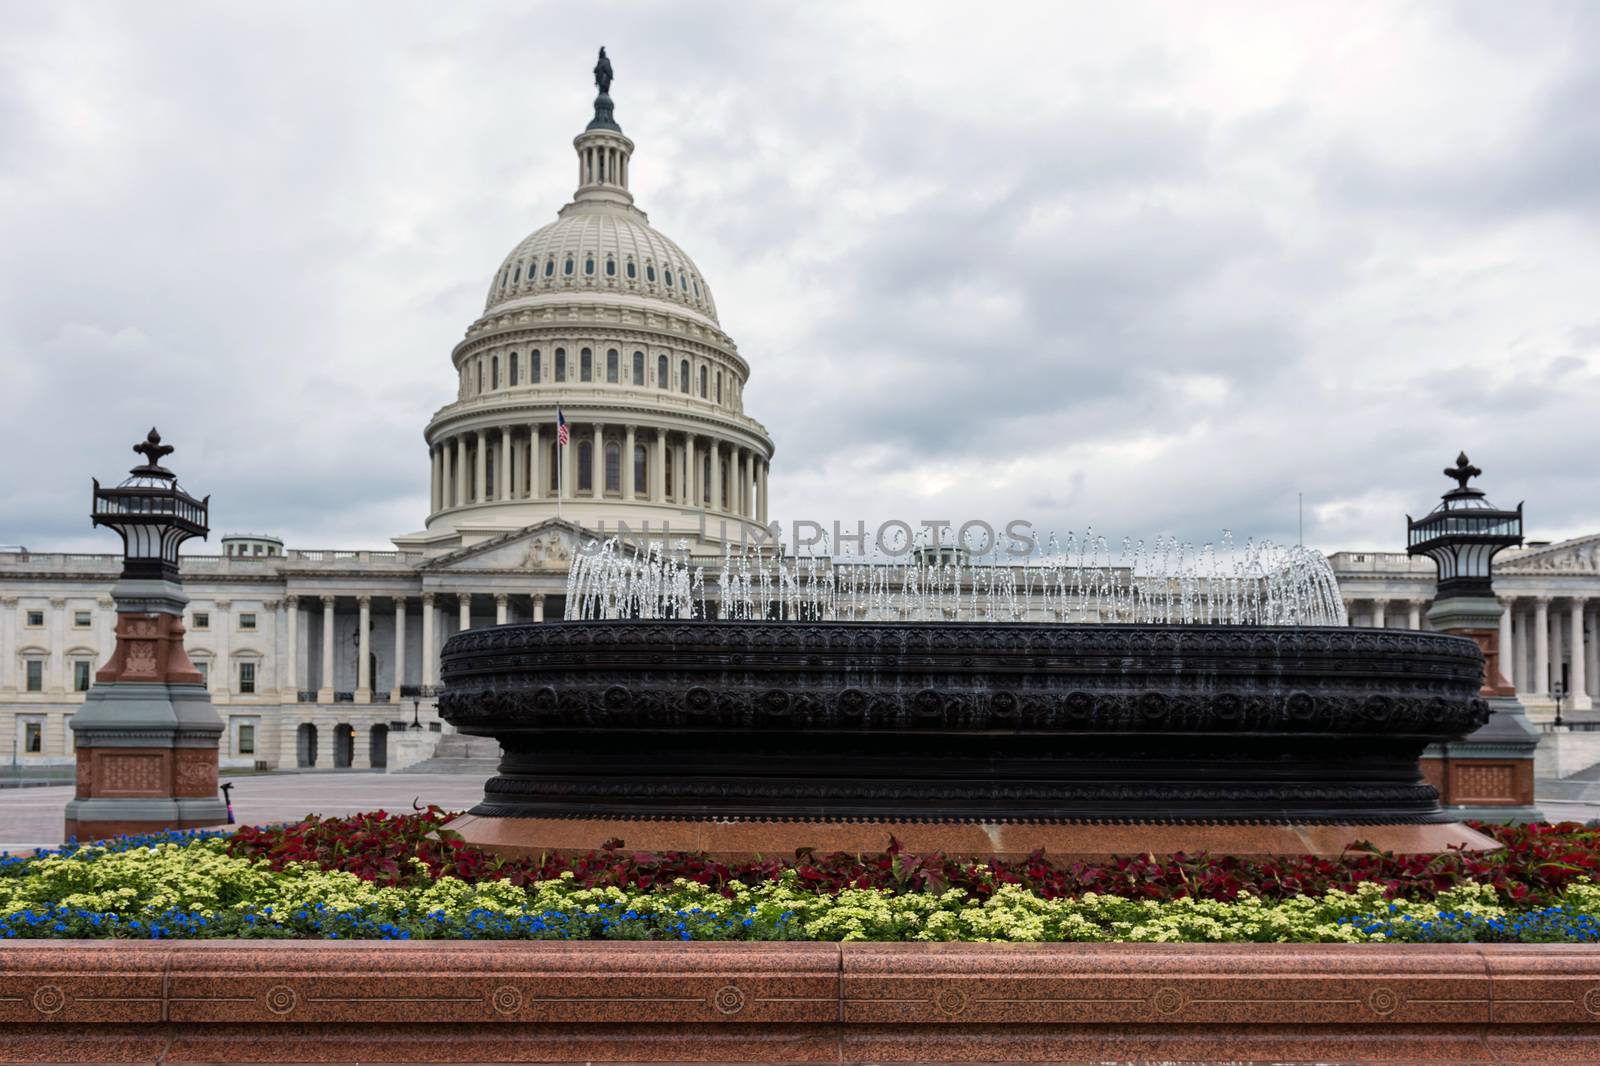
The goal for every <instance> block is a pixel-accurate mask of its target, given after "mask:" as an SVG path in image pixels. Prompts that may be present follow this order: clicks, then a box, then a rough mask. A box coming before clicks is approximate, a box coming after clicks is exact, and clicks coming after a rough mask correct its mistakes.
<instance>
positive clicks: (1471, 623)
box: [1406, 452, 1539, 821]
mask: <svg viewBox="0 0 1600 1066" xmlns="http://www.w3.org/2000/svg"><path fill="white" fill-rule="evenodd" d="M1482 473H1483V471H1482V470H1480V469H1478V468H1477V467H1476V466H1473V465H1472V463H1471V462H1470V461H1469V460H1468V459H1467V453H1466V452H1462V453H1461V454H1460V455H1458V456H1457V457H1456V464H1455V466H1453V467H1449V468H1447V469H1446V470H1445V472H1444V474H1445V477H1448V478H1454V479H1455V481H1456V487H1455V488H1453V489H1451V490H1450V491H1449V492H1446V493H1445V494H1444V496H1443V497H1442V498H1441V500H1440V503H1439V505H1438V506H1437V507H1435V508H1434V509H1433V510H1432V511H1430V512H1429V513H1428V514H1426V515H1424V516H1423V517H1422V518H1418V519H1413V518H1412V517H1411V516H1410V515H1407V516H1406V553H1407V554H1408V555H1426V556H1428V557H1429V558H1431V559H1432V560H1433V561H1434V563H1435V564H1436V565H1437V566H1438V568H1439V582H1438V586H1437V591H1436V593H1435V595H1434V599H1433V606H1432V607H1430V608H1429V609H1428V625H1429V627H1430V628H1432V629H1435V630H1439V631H1443V632H1446V633H1454V634H1456V635H1458V636H1463V637H1468V638H1470V639H1472V640H1473V641H1474V642H1476V643H1477V645H1478V647H1479V648H1480V649H1482V651H1483V664H1484V679H1483V681H1484V683H1483V689H1482V694H1483V697H1484V698H1485V699H1486V700H1488V702H1489V705H1490V707H1491V709H1492V710H1493V712H1494V713H1493V714H1492V715H1491V716H1490V719H1489V721H1488V723H1487V724H1485V725H1484V726H1483V727H1482V728H1480V729H1479V730H1478V731H1477V732H1475V733H1473V734H1472V735H1471V736H1469V737H1466V738H1464V739H1462V740H1459V741H1452V742H1450V743H1447V744H1435V745H1430V746H1429V749H1428V751H1427V753H1426V754H1425V755H1424V757H1423V759H1422V767H1423V771H1424V773H1425V774H1426V775H1427V776H1428V778H1429V780H1430V781H1432V783H1433V785H1434V787H1435V788H1437V789H1438V790H1439V792H1440V794H1441V796H1442V798H1443V800H1444V802H1445V804H1446V805H1448V806H1452V807H1455V808H1456V809H1457V810H1458V811H1460V812H1461V813H1462V817H1477V818H1485V819H1489V820H1498V821H1505V820H1516V821H1526V820H1532V819H1536V818H1538V817H1539V812H1538V811H1537V810H1535V809H1534V808H1533V750H1534V748H1535V747H1537V746H1538V739H1539V738H1538V734H1537V733H1536V732H1535V731H1534V729H1533V726H1532V725H1530V724H1529V722H1528V718H1527V715H1526V714H1525V713H1524V711H1523V708H1522V704H1521V703H1519V702H1517V698H1516V696H1517V692H1516V689H1515V688H1514V687H1513V686H1512V684H1511V682H1510V681H1509V680H1507V678H1506V675H1505V673H1504V671H1502V670H1501V666H1500V655H1501V649H1500V604H1499V602H1498V601H1496V600H1495V597H1494V557H1495V556H1496V555H1498V554H1499V553H1500V552H1502V551H1504V550H1505V549H1507V548H1510V547H1514V546H1516V545H1518V544H1521V543H1522V505H1521V504H1520V503H1519V504H1517V508H1516V510H1514V511H1510V510H1503V509H1501V508H1498V507H1496V506H1495V505H1494V504H1492V503H1490V502H1489V499H1488V497H1487V496H1485V495H1484V493H1483V490H1482V489H1476V488H1472V487H1470V486H1468V484H1467V482H1469V481H1471V480H1472V479H1473V478H1475V477H1478V476H1480V475H1481V474H1482Z"/></svg>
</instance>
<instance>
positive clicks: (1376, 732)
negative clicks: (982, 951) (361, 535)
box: [440, 620, 1496, 857]
mask: <svg viewBox="0 0 1600 1066" xmlns="http://www.w3.org/2000/svg"><path fill="white" fill-rule="evenodd" d="M443 667H444V669H443V674H444V681H445V686H446V689H445V692H444V694H443V696H442V697H441V700H440V710H441V713H442V714H443V715H444V717H445V718H446V720H448V721H449V722H451V723H452V724H453V725H454V726H455V727H456V728H458V729H459V730H460V731H462V732H464V733H469V734H473V735H477V736H489V737H494V738H495V739H496V740H498V741H499V742H500V744H501V746H502V748H503V749H504V752H505V755H504V758H503V759H502V762H501V765H500V772H499V774H498V776H496V777H494V778H492V779H491V780H490V781H489V782H488V783H487V784H486V786H485V789H484V801H483V802H482V803H481V804H479V805H478V806H477V807H474V808H473V809H472V811H471V812H470V813H469V814H468V815H467V816H465V817H463V818H462V819H460V820H458V821H457V823H455V825H454V826H453V828H455V829H456V830H457V831H459V832H461V833H462V835H463V836H464V837H465V838H466V839H468V840H469V841H472V842H475V843H479V844H483V845H485V846H488V847H491V848H494V849H495V850H497V851H501V852H502V853H507V854H529V853H535V854H536V853H538V852H545V851H561V852H577V851H588V850H591V849H593V848H596V847H599V846H600V845H601V844H602V843H603V842H604V841H606V840H611V839H622V840H623V841H625V843H626V846H627V847H629V848H631V849H644V850H655V851H662V850H700V851H708V852H711V853H713V854H721V855H730V856H731V855H749V854H754V853H763V854H780V853H787V852H792V851H794V850H795V849H796V848H801V847H811V848H814V849H817V850H819V851H831V850H847V851H860V852H867V851H879V850H882V848H883V847H884V846H885V845H886V844H887V843H888V839H889V837H890V835H893V836H895V837H896V838H897V839H899V840H900V841H901V843H902V844H904V845H905V846H906V847H907V848H908V849H911V850H915V851H933V850H942V851H945V852H948V853H951V854H959V855H974V856H988V855H999V856H1016V855H1023V854H1026V853H1028V852H1031V851H1033V850H1035V849H1037V848H1041V847H1042V848H1044V849H1045V850H1046V851H1047V852H1048V853H1050V854H1051V855H1053V856H1057V857H1067V856H1085V857H1087V856H1102V855H1107V854H1112V853H1119V854H1129V853H1135V852H1157V853H1164V852H1173V851H1188V852H1195V851H1200V850H1206V851H1210V852H1212V853H1223V852H1226V853H1232V854H1241V855H1249V854H1257V855H1259V854H1282V853H1313V854H1328V853H1337V852H1339V851H1341V850H1344V849H1345V848H1346V847H1347V846H1349V845H1350V844H1352V843H1354V842H1356V841H1365V842H1367V843H1370V844H1372V845H1374V846H1377V847H1379V848H1382V849H1384V850H1390V851H1403V852H1419V851H1440V850H1444V849H1445V848H1448V847H1467V848H1472V849H1488V848H1493V847H1495V846H1496V845H1495V844H1494V842H1493V841H1492V840H1490V839H1489V838H1488V837H1485V836H1483V835H1481V834H1478V833H1475V832H1473V831H1472V830H1470V829H1468V828H1467V827H1465V826H1462V825H1460V824H1459V823H1454V822H1452V821H1451V819H1450V818H1449V816H1448V815H1447V814H1445V812H1444V811H1443V810H1442V809H1441V808H1440V805H1439V797H1438V794H1437V793H1436V792H1435V791H1434V789H1433V787H1432V786H1431V785H1429V784H1428V783H1427V782H1426V781H1425V780H1424V779H1423V778H1422V775H1421V773H1420V772H1419V770H1418V764H1417V760H1418V757H1419V756H1420V755H1421V753H1422V751H1423V749H1424V747H1425V746H1426V745H1427V744H1429V743H1431V742H1436V741H1441V740H1447V739H1449V738H1452V737H1459V736H1462V735H1464V734H1466V733H1470V732H1471V731H1472V730H1473V729H1476V728H1477V727H1478V726H1479V725H1481V724H1482V723H1483V721H1484V720H1485V719H1486V717H1487V715H1488V706H1487V704H1486V703H1485V701H1484V700H1483V699H1482V697H1481V696H1480V694H1479V688H1480V686H1481V683H1482V678H1483V659H1482V655H1481V653H1480V652H1479V650H1478V648H1477V646H1476V645H1475V644H1473V642H1472V641H1470V640H1466V639H1462V638H1458V637H1450V636H1444V635H1440V634H1436V633H1424V632H1415V631H1409V630H1372V629H1351V628H1332V627H1328V628H1322V627H1287V626H1263V627H1247V626H1238V625H1214V626H1212V625H1065V624H1043V625H1036V624H1028V623H1001V624H984V623H937V622H935V623H878V622H815V623H812V622H779V621H773V622H761V621H726V622H721V621H628V620H607V621H574V622H553V623H540V624H532V625H512V626H497V627H495V628H492V629H482V630H473V631H470V632H467V633H463V634H460V635H458V636H456V637H453V638H451V640H450V641H449V643H448V644H447V645H446V647H445V650H444V656H443Z"/></svg>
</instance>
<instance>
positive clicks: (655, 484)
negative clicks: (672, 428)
mask: <svg viewBox="0 0 1600 1066" xmlns="http://www.w3.org/2000/svg"><path fill="white" fill-rule="evenodd" d="M650 498H651V499H652V500H654V501H655V502H657V503H665V502H666V499H667V431H666V430H664V429H658V430H656V461H655V462H653V463H651V464H650Z"/></svg>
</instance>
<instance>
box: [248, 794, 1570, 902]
mask: <svg viewBox="0 0 1600 1066" xmlns="http://www.w3.org/2000/svg"><path fill="white" fill-rule="evenodd" d="M451 817H453V816H452V815H450V814H448V813H446V812H444V811H442V810H440V809H439V808H437V807H429V808H427V809H426V810H424V811H421V812H420V813H417V814H405V815H394V814H387V813H385V812H383V811H376V812H373V813H370V814H359V815H354V816H352V817H349V818H319V817H316V816H312V817H309V818H307V819H305V820H304V821H302V822H298V823H295V824H293V825H282V826H268V827H263V828H257V827H250V826H245V827H241V828H240V829H239V830H238V832H236V833H235V834H234V835H233V837H232V838H231V839H230V843H229V848H230V850H231V851H232V853H233V854H235V855H242V856H249V857H253V858H264V859H267V860H269V861H270V862H271V864H272V866H273V868H274V869H282V868H283V867H284V866H286V865H288V864H290V863H299V862H305V863H314V864H316V865H317V866H319V867H322V868H323V869H337V870H345V871H348V872H349V873H353V874H355V875H356V876H357V877H360V878H363V879H364V880H367V881H372V882H375V883H377V884H383V885H400V886H405V885H420V884H424V883H426V882H427V881H430V880H433V879H435V878H439V877H459V878H462V879H464V880H467V881H481V880H488V879H495V878H499V879H505V880H507V881H510V882H511V883H513V884H517V885H526V884H531V883H533V882H536V881H545V880H552V879H554V878H557V877H560V876H561V875H562V874H563V873H571V874H572V875H573V879H574V881H575V882H576V883H577V884H579V885H584V886H589V887H594V886H604V885H615V886H618V887H621V888H631V889H645V890H649V889H652V888H658V887H665V886H669V885H671V884H672V882H673V881H675V880H677V879H678V878H684V879H686V880H689V881H695V882H699V883H700V884H703V885H708V886H710V887H712V888H714V889H716V890H718V891H721V892H724V893H726V892H728V891H729V886H730V885H732V884H733V883H734V882H736V881H737V882H741V883H743V884H745V885H756V884H760V883H762V882H764V881H771V880H775V879H778V878H783V877H789V876H792V877H793V878H794V879H795V880H796V882H797V883H798V884H799V885H802V886H804V887H806V888H809V889H812V890H813V891H816V892H821V893H828V894H833V893H837V892H840V891H841V890H843V889H846V888H881V889H889V890H891V891H896V892H924V891H928V892H938V891H944V890H946V889H950V888H956V889H960V890H961V891H963V892H965V893H967V894H968V895H969V896H970V897H972V898H973V899H977V900H983V899H987V898H988V897H989V896H990V895H992V894H993V893H994V891H995V890H996V889H997V888H999V887H1000V886H1001V885H1021V886H1022V887H1024V888H1026V889H1029V890H1030V891H1033V892H1037V893H1038V894H1039V895H1041V896H1043V897H1045V898H1046V899H1054V898H1058V897H1071V896H1080V895H1083V894H1084V893H1088V892H1098V893H1100V894H1102V895H1115V896H1124V897H1128V898H1131V899H1156V900H1167V899H1175V898H1179V897H1183V896H1194V897H1197V898H1201V899H1218V900H1232V899H1234V898H1236V897H1238V896H1239V895H1240V894H1241V893H1249V894H1250V895H1253V896H1258V897H1262V898H1265V899H1285V898H1288V897H1292V896H1297V895H1320V894H1322V893H1325V892H1327V891H1329V890H1331V889H1344V890H1350V889H1353V888H1354V887H1355V886H1356V885H1358V884H1360V883H1362V882H1366V881H1373V882H1377V883H1379V884H1381V885H1383V886H1384V891H1385V893H1387V895H1388V896H1389V897H1390V898H1404V899H1413V900H1427V899H1432V898H1434V897H1435V896H1436V895H1437V894H1438V893H1440V892H1442V891H1444V890H1446V889H1449V888H1452V887H1454V886H1456V885H1458V884H1461V883H1462V882H1465V881H1474V882H1478V883H1481V884H1487V885H1492V886H1494V889H1495V891H1496V893H1497V894H1498V895H1499V896H1500V898H1501V899H1502V900H1503V901H1505V902H1507V903H1517V904H1524V905H1542V904H1547V903H1550V902H1551V901H1552V900H1553V898H1554V896H1555V895H1556V894H1557V893H1558V892H1559V891H1560V890H1561V889H1562V888H1564V887H1565V886H1566V885H1568V884H1570V883H1571V882H1573V881H1575V880H1577V879H1579V878H1584V877H1595V878H1597V879H1600V830H1597V829H1594V828H1588V827H1585V826H1582V825H1579V824H1577V823H1575V822H1564V823H1560V824H1550V823H1537V824H1533V825H1526V826H1501V825H1489V824H1480V823H1472V825H1473V828H1475V829H1478V830H1479V831H1481V832H1484V833H1487V834H1489V835H1491V836H1493V837H1494V838H1495V839H1497V840H1498V841H1500V843H1501V844H1502V845H1504V846H1503V847H1502V848H1501V849H1500V850H1498V851H1493V852H1487V853H1470V852H1463V851H1449V852H1444V853H1442V854H1438V855H1391V854H1388V853H1384V852H1378V851H1371V850H1360V849H1359V848H1355V849H1352V850H1350V851H1347V852H1345V853H1344V854H1343V855H1340V856H1338V857H1337V858H1327V857H1321V856H1315V855H1295V856H1277V857H1272V858H1239V857H1236V856H1230V855H1206V854H1199V855H1184V854H1181V853H1180V854H1176V855H1160V856H1158V855H1141V856H1125V857H1119V858H1113V859H1109V860H1106V861H1104V862H1059V863H1058V862H1055V861H1053V860H1051V859H1050V858H1049V857H1048V856H1046V855H1045V854H1044V853H1042V852H1035V853H1034V854H1032V855H1029V856H1028V857H1027V858H1025V859H1020V860H1015V861H1004V860H1000V859H991V860H989V861H987V862H981V863H980V862H973V861H970V860H965V859H952V858H950V857H949V856H946V855H944V854H941V853H933V854H926V855H912V854H907V853H906V852H905V851H904V850H903V849H902V848H901V847H900V845H899V842H898V841H895V840H893V839H892V838H891V840H890V842H889V847H888V848H887V849H886V850H885V851H883V852H881V853H879V854H876V855H854V854H847V853H844V852H837V853H834V854H831V855H816V854H813V853H811V852H809V851H805V850H802V851H800V852H798V853H796V854H795V855H794V856H793V857H790V858H782V859H761V860H749V861H741V862H726V861H721V860H718V859H716V858H713V857H711V856H708V855H705V854H703V853H690V852H663V853H659V854H657V853H651V852H637V851H627V850H625V849H624V845H623V842H622V841H621V840H610V841H606V842H605V844H604V845H602V846H601V847H600V848H599V849H597V850H595V851H591V852H589V853H587V854H584V855H578V856H570V857H567V856H548V857H545V858H543V859H542V860H539V861H534V860H516V859H510V860H508V859H501V858H499V857H497V856H495V855H493V854H491V853H489V852H486V851H483V850H482V849H480V848H476V847H473V846H472V845H469V844H465V843H463V842H462V841H461V840H460V839H459V838H458V837H457V836H456V835H455V834H453V833H451V832H450V831H448V830H446V829H445V828H444V825H445V823H447V822H448V821H449V820H450V818H451ZM411 859H416V860H419V862H410V861H408V860H411ZM791 871H792V873H791Z"/></svg>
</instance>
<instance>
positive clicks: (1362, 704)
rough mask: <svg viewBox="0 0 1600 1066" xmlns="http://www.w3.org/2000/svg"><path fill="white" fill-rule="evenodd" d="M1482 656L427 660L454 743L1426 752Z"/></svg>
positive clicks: (977, 645)
mask: <svg viewBox="0 0 1600 1066" xmlns="http://www.w3.org/2000/svg"><path fill="white" fill-rule="evenodd" d="M1482 677H1483V658H1482V655H1481V653H1480V652H1479V651H1478V649H1477V647H1476V646H1475V645H1474V644H1473V642H1472V641H1470V640H1467V639H1465V638H1463V637H1453V636H1446V635H1444V634H1438V633H1426V632H1417V631H1411V630H1373V629H1358V628H1290V627H1260V628H1255V627H1249V628H1247V627H1243V626H1224V625H1212V626H1201V625H1187V626H1143V625H1056V624H1041V625H1035V624H1026V623H1007V624H982V623H962V622H955V623H938V622H931V623H881V622H820V623H802V622H749V621H733V622H716V621H711V622H706V621H690V622H679V621H595V622H545V623H535V624H529V625H506V626H496V627H494V628H490V629H478V630H471V631H469V632H466V633H462V634H459V635H457V636H455V637H452V638H451V639H450V640H449V642H448V643H447V644H446V645H445V649H444V655H443V679H444V682H445V692H444V694H443V695H442V697H441V700H440V708H441V711H442V713H443V714H444V716H445V717H446V719H447V720H449V721H450V722H452V723H453V724H455V725H456V726H457V727H458V728H460V729H462V730H463V731H464V732H472V733H479V734H481V735H489V736H501V735H503V734H505V733H507V732H517V731H534V732H540V731H545V730H561V729H568V728H577V729H584V730H592V729H602V730H647V731H648V730H655V729H672V730H675V731H676V730H710V731H719V732H720V731H726V730H757V731H762V732H770V731H774V730H777V731H783V730H791V729H792V730H799V731H804V732H818V731H823V732H825V731H831V730H842V731H846V732H852V733H858V732H861V731H863V730H876V729H885V730H895V731H907V730H909V731H934V732H943V731H954V732H967V731H989V730H994V729H1003V730H1021V731H1044V732H1057V731H1064V732H1111V733H1120V732H1130V731H1131V732H1169V731H1171V732H1184V733H1194V732H1202V733H1203V732H1220V733H1229V734H1238V733H1241V732H1252V731H1266V732H1272V733H1336V734H1358V735H1374V734H1388V735H1409V736H1417V737H1423V738H1427V739H1428V740H1440V739H1446V738H1449V737H1453V736H1459V735H1462V734H1464V733H1468V732H1471V731H1472V730H1473V729H1476V728H1477V727H1478V726H1480V725H1482V724H1483V722H1484V721H1485V720H1487V715H1488V705H1487V704H1486V703H1485V702H1484V701H1483V699H1482V698H1481V697H1480V696H1479V694H1478V690H1479V687H1480V685H1481V684H1482Z"/></svg>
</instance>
